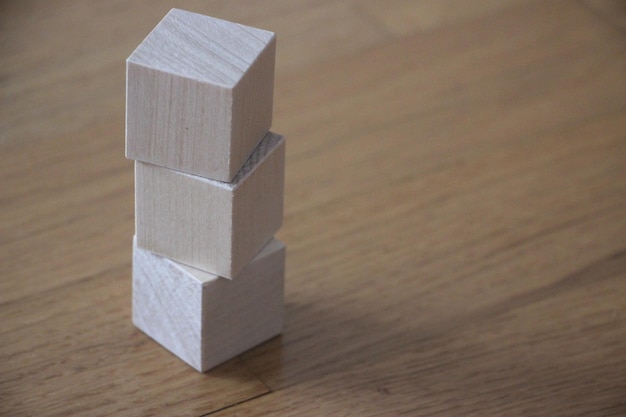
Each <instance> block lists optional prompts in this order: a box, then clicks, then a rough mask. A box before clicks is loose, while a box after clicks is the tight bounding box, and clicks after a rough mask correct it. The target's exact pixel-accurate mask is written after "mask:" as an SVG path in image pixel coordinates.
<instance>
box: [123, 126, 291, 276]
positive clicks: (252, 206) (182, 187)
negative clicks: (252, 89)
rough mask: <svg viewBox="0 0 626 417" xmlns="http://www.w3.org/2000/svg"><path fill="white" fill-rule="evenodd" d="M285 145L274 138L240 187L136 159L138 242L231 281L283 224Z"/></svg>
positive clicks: (262, 146) (245, 171)
mask: <svg viewBox="0 0 626 417" xmlns="http://www.w3.org/2000/svg"><path fill="white" fill-rule="evenodd" d="M284 176H285V140H284V139H283V137H282V136H280V135H277V134H274V133H271V132H270V133H268V134H267V135H266V137H265V138H264V139H263V141H262V142H261V143H260V144H259V146H258V147H257V149H256V150H255V152H254V153H253V154H252V156H251V157H250V159H249V160H248V161H247V162H246V164H245V165H244V167H243V168H242V170H241V171H240V172H239V174H238V175H237V177H235V179H234V182H232V183H224V182H220V181H214V180H209V179H206V178H203V177H198V176H194V175H190V174H186V173H183V172H179V171H174V170H170V169H167V168H162V167H158V166H156V165H152V164H146V163H142V162H135V222H136V224H135V229H136V234H137V244H138V245H139V246H140V247H142V248H144V249H148V250H150V251H152V252H156V253H158V254H160V255H163V256H166V257H168V258H172V259H174V260H176V261H179V262H181V263H184V264H187V265H190V266H193V267H196V268H198V269H201V270H204V271H208V272H211V273H214V274H216V275H220V276H223V277H226V278H233V277H234V276H235V275H237V274H238V273H239V271H241V270H242V269H243V267H244V266H245V265H246V264H247V263H248V262H249V261H250V260H251V259H252V258H253V257H254V256H255V255H256V254H257V253H258V252H259V250H261V248H262V247H263V245H265V243H267V242H268V241H269V240H270V239H271V238H272V236H273V235H274V234H275V233H276V232H277V231H278V229H279V228H280V226H281V225H282V221H283V200H284V198H283V196H284Z"/></svg>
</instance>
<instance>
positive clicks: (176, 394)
mask: <svg viewBox="0 0 626 417" xmlns="http://www.w3.org/2000/svg"><path fill="white" fill-rule="evenodd" d="M172 7H177V8H183V9H186V10H190V11H194V12H198V13H203V14H207V15H211V16H214V17H219V18H223V19H228V20H232V21H236V22H239V23H243V24H247V25H251V26H256V27H260V28H263V29H267V30H271V31H274V32H276V34H277V40H278V43H277V63H276V64H277V65H276V82H275V94H274V97H275V99H274V117H273V119H274V123H273V127H272V130H273V131H275V132H278V133H280V134H283V135H284V136H286V138H287V176H286V194H285V198H286V201H285V222H284V226H283V228H282V229H281V231H280V232H279V234H278V237H279V238H280V239H282V240H284V241H285V242H286V243H287V246H288V261H287V278H286V280H287V281H286V282H287V284H286V317H287V321H286V325H285V331H284V333H283V335H282V336H281V337H279V338H277V339H274V340H272V341H270V342H268V343H266V344H264V345H262V346H259V347H258V348H255V349H253V350H251V351H250V352H248V353H246V354H244V355H242V356H241V357H238V358H236V359H234V360H233V361H230V362H228V363H227V364H225V365H224V366H223V367H220V368H218V369H217V370H215V371H212V372H210V373H209V374H207V375H199V374H196V373H195V371H193V370H191V369H188V368H187V367H185V365H183V364H182V363H180V362H179V361H177V359H176V358H174V357H172V355H170V354H168V353H167V352H164V351H163V350H162V349H161V348H160V347H159V346H158V345H156V344H155V343H153V342H152V341H150V340H149V339H148V338H147V337H145V336H144V335H142V334H141V333H139V332H138V331H137V330H135V329H134V328H133V327H132V324H131V322H130V257H131V239H132V234H133V229H134V224H133V216H134V214H133V210H134V208H133V197H134V196H133V165H132V161H128V160H126V159H125V158H124V111H125V108H124V106H125V98H124V97H125V59H126V57H127V56H128V55H130V53H131V52H132V51H133V50H134V49H135V48H136V46H137V45H138V44H139V43H140V42H141V41H142V39H143V38H144V37H145V36H146V35H147V34H148V33H149V31H150V30H151V29H152V28H153V27H154V26H155V25H156V24H157V23H158V22H159V21H160V19H161V18H162V17H163V16H164V15H165V14H166V13H167V12H168V11H169V10H170V9H171V8H172ZM625 52H626V2H624V1H622V0H563V1H557V0H548V1H544V0H508V1H497V0H475V1H471V2H470V1H462V0H395V1H383V0H346V1H330V0H328V1H326V0H271V1H225V0H221V1H217V0H207V1H161V0H159V1H144V0H136V1H118V0H111V1H106V2H96V1H84V0H81V1H78V0H74V1H69V0H50V1H33V0H22V1H10V0H3V1H0V92H1V101H0V180H1V185H0V317H2V319H0V414H6V415H33V414H35V412H36V413H37V414H39V415H70V414H87V415H109V414H119V415H149V414H159V413H164V414H166V415H206V414H208V413H210V412H214V411H219V410H221V411H219V412H218V413H217V414H216V415H235V414H236V413H241V414H242V415H268V414H278V415H286V414H289V415H337V414H342V415H346V414H349V412H353V414H354V415H421V414H429V415H528V414H534V415H582V414H585V413H587V414H589V415H620V414H622V415H623V414H626V405H625V403H624V398H625V397H624V393H626V357H625V356H624V352H625V351H626V304H625V303H626V301H625V300H626V297H625V296H624V295H625V292H626V289H625V288H624V278H625V277H626V255H625V253H626V216H624V213H625V211H624V208H625V207H626V193H625V190H626V138H625V135H626V117H625V110H626V100H625V98H626V77H625V75H626V54H625Z"/></svg>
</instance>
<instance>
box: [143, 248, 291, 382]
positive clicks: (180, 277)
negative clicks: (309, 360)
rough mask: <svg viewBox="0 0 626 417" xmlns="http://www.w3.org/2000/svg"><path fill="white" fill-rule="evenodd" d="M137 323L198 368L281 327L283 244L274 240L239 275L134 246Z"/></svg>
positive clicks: (217, 361)
mask: <svg viewBox="0 0 626 417" xmlns="http://www.w3.org/2000/svg"><path fill="white" fill-rule="evenodd" d="M133 246H134V247H133V323H134V324H135V326H137V327H138V328H139V329H141V330H142V331H143V332H144V333H146V334H147V335H148V336H150V337H151V338H153V339H154V340H156V341H157V342H159V343H160V344H161V345H163V346H164V347H165V348H167V349H168V350H170V351H171V352H172V353H174V354H175V355H177V356H178V357H180V358H181V359H182V360H183V361H185V362H187V363H188V364H189V365H191V366H192V367H193V368H195V369H196V370H198V371H200V372H204V371H207V370H208V369H210V368H212V367H214V366H216V365H219V364H220V363H222V362H224V361H226V360H228V359H230V358H232V357H234V356H237V355H238V354H240V353H242V352H244V351H246V350H248V349H250V348H252V347H254V346H256V345H258V344H259V343H261V342H264V341H266V340H268V339H270V338H272V337H274V336H276V335H278V334H279V333H280V332H281V329H282V325H283V294H284V270H285V246H284V245H283V244H282V243H281V242H280V241H278V240H275V239H273V240H271V241H270V242H269V243H268V244H267V245H266V246H265V247H264V248H263V249H262V250H261V252H260V253H259V254H258V255H257V256H256V257H255V258H254V259H253V260H252V261H251V262H250V263H249V264H248V265H247V266H246V267H245V268H244V270H243V271H242V272H241V274H239V275H238V276H237V279H235V280H228V279H224V278H220V277H218V276H216V275H212V274H209V273H207V272H204V271H200V270H197V269H195V268H192V267H189V266H186V265H182V264H179V263H177V262H175V261H172V260H170V259H167V258H164V257H161V256H159V255H156V254H154V253H152V252H150V251H147V250H145V249H141V248H139V247H138V246H137V245H136V244H134V245H133Z"/></svg>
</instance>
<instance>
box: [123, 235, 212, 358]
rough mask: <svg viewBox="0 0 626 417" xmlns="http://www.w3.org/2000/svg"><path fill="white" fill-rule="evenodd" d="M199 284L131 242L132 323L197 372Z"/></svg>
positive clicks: (200, 287)
mask: <svg viewBox="0 0 626 417" xmlns="http://www.w3.org/2000/svg"><path fill="white" fill-rule="evenodd" d="M202 303H203V294H202V283H201V282H200V281H198V280H195V279H191V278H190V277H189V276H188V275H187V274H185V273H183V270H182V269H180V268H179V267H177V266H176V264H175V263H173V262H166V261H165V260H164V259H163V258H160V257H158V256H157V255H154V254H153V253H150V252H149V251H146V250H143V249H139V248H138V247H137V246H136V241H135V240H134V241H133V323H134V324H135V326H137V327H138V328H140V329H141V330H142V331H143V332H144V333H146V334H148V335H149V336H150V337H152V338H153V339H155V340H156V341H158V342H159V343H161V344H162V345H163V346H165V347H166V348H167V349H168V350H169V351H170V352H172V353H174V354H175V355H176V356H178V357H180V358H181V359H183V360H184V361H185V362H187V363H188V364H189V365H191V366H193V367H194V368H196V369H200V368H201V367H202V360H201V358H202V320H201V318H202V305H203V304H202Z"/></svg>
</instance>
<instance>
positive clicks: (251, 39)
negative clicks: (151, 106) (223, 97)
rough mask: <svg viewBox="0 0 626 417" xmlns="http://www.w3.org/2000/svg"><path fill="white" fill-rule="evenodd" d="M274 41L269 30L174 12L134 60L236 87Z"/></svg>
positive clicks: (132, 56) (213, 82) (163, 21)
mask: <svg viewBox="0 0 626 417" xmlns="http://www.w3.org/2000/svg"><path fill="white" fill-rule="evenodd" d="M273 40H274V33H272V32H269V31H266V30H263V29H257V28H253V27H250V26H244V25H241V24H238V23H233V22H229V21H226V20H221V19H216V18H213V17H208V16H204V15H201V14H198V13H192V12H188V11H185V10H180V9H172V10H171V11H170V12H169V13H168V14H167V15H166V16H165V17H164V18H163V20H161V22H160V23H159V24H158V25H157V26H156V27H155V28H154V29H153V30H152V32H151V33H150V34H149V35H148V36H147V37H146V38H145V39H144V41H143V42H142V43H141V44H140V45H139V46H138V47H137V49H136V50H135V51H134V52H133V53H132V54H131V55H130V57H129V58H128V62H130V63H133V64H137V65H141V66H145V67H148V68H152V69H154V70H158V71H162V72H166V73H170V74H175V75H178V76H181V77H184V78H189V79H193V80H196V81H200V82H205V83H210V84H214V85H216V86H221V87H224V88H234V87H235V86H236V85H237V83H238V82H239V81H240V80H241V79H242V78H243V76H244V74H245V73H246V72H247V71H248V69H249V68H250V67H251V66H252V64H253V63H254V61H255V60H256V59H257V58H258V56H259V55H260V54H261V52H263V50H264V49H265V48H267V47H268V45H269V44H270V43H271V42H273Z"/></svg>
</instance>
